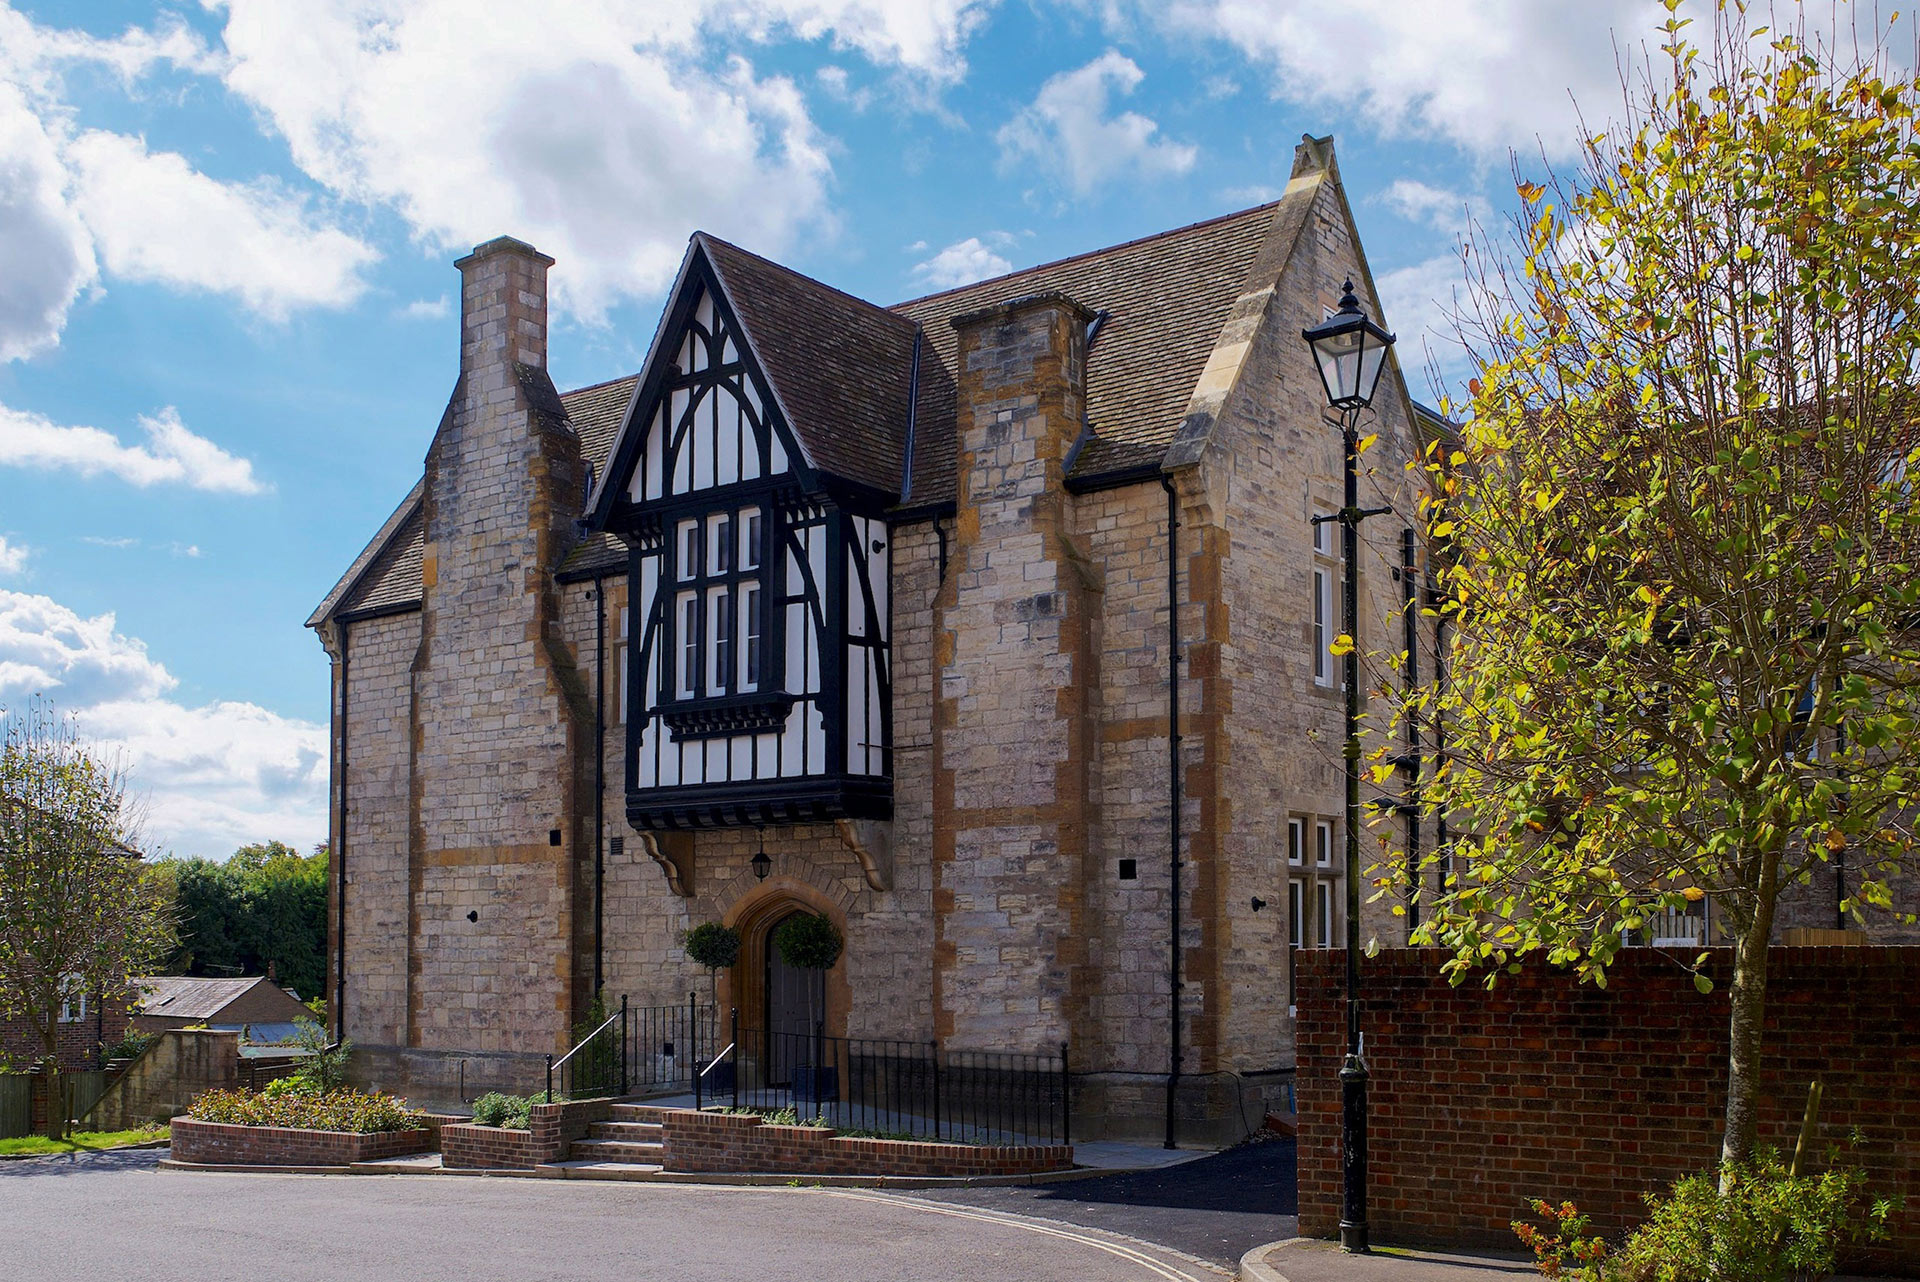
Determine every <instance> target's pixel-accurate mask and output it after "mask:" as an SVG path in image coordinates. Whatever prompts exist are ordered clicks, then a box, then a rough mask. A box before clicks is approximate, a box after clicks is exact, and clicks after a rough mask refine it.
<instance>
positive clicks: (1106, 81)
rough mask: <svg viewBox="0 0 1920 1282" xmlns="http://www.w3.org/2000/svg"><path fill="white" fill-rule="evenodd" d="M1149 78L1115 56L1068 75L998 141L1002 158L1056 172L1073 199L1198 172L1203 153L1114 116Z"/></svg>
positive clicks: (1154, 128)
mask: <svg viewBox="0 0 1920 1282" xmlns="http://www.w3.org/2000/svg"><path fill="white" fill-rule="evenodd" d="M1145 78H1146V73H1145V72H1143V71H1141V70H1140V68H1139V66H1138V65H1137V64H1135V63H1134V61H1133V60H1132V59H1131V58H1128V57H1126V56H1125V55H1124V54H1122V53H1120V52H1119V51H1117V50H1113V49H1109V50H1107V52H1105V53H1103V54H1101V55H1100V56H1099V57H1098V58H1095V59H1094V60H1093V61H1092V62H1090V63H1088V64H1087V65H1086V66H1084V67H1079V68H1077V69H1075V70H1073V71H1063V72H1061V73H1060V74H1059V75H1057V76H1054V77H1052V78H1051V79H1050V80H1048V81H1047V82H1046V83H1045V84H1044V85H1042V86H1040V92H1039V94H1038V95H1037V96H1036V97H1035V98H1034V100H1033V103H1032V105H1031V106H1028V107H1025V108H1023V109H1022V110H1021V111H1020V113H1019V114H1018V115H1016V116H1015V117H1014V118H1013V119H1012V120H1010V121H1008V122H1007V124H1006V125H1005V126H1003V127H1002V128H1001V130H1000V132H999V133H998V134H997V135H996V137H997V139H998V141H999V143H1000V154H1001V159H1002V161H1003V162H1004V163H1006V164H1008V165H1012V164H1013V163H1014V162H1016V161H1018V160H1020V159H1026V160H1030V161H1033V162H1035V163H1036V164H1038V165H1039V166H1041V167H1042V168H1043V169H1053V170H1057V171H1058V172H1059V173H1060V174H1061V175H1062V176H1063V177H1064V178H1065V180H1066V184H1067V185H1068V186H1069V187H1071V188H1072V189H1073V191H1074V193H1075V194H1077V195H1082V196H1084V195H1086V194H1087V193H1088V192H1090V191H1092V190H1093V189H1094V188H1095V187H1098V186H1100V185H1101V184H1102V183H1105V182H1108V181H1110V180H1113V179H1117V178H1121V177H1129V176H1131V177H1137V178H1161V177H1167V176H1170V175H1173V174H1183V173H1185V172H1187V171H1188V170H1189V169H1191V168H1193V162H1194V161H1195V159H1197V158H1198V156H1199V154H1200V153H1199V150H1198V149H1197V148H1195V147H1193V146H1190V145H1189V144H1186V143H1178V142H1170V141H1168V140H1166V139H1164V138H1156V137H1155V136H1154V135H1155V134H1157V133H1158V132H1159V130H1160V126H1159V125H1158V124H1156V123H1155V122H1154V121H1152V120H1150V119H1148V118H1147V117H1146V116H1143V115H1141V114H1139V113H1138V112H1134V111H1123V112H1121V113H1120V114H1119V115H1115V116H1110V115H1108V114H1107V113H1108V110H1109V107H1110V102H1111V99H1112V98H1113V97H1114V96H1115V95H1116V94H1118V95H1119V96H1121V97H1125V96H1126V95H1128V94H1131V93H1132V92H1133V91H1134V90H1135V89H1136V88H1138V87H1139V85H1140V82H1141V81H1142V80H1144V79H1145Z"/></svg>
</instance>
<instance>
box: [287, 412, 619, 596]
mask: <svg viewBox="0 0 1920 1282" xmlns="http://www.w3.org/2000/svg"><path fill="white" fill-rule="evenodd" d="M639 382H640V380H639V377H638V376H637V375H631V374H630V375H627V376H626V377H624V378H615V379H609V380H608V381H606V382H604V383H594V384H593V385H591V386H589V387H582V388H579V389H577V390H575V391H571V392H564V393H562V394H561V396H560V404H561V406H562V407H563V408H564V409H565V410H566V414H567V420H568V421H569V422H570V423H572V424H573V430H574V433H575V434H576V435H577V436H578V437H579V438H580V453H581V454H582V456H583V457H584V458H585V459H586V461H587V463H588V465H589V466H591V467H592V468H593V470H594V475H596V476H598V475H599V473H600V471H601V469H602V468H603V467H604V466H605V465H606V459H607V451H608V450H609V449H610V448H611V447H612V445H613V438H614V435H615V434H616V433H617V432H618V431H619V430H620V423H621V420H622V419H624V418H625V417H626V413H627V405H628V403H629V402H630V401H632V400H633V390H634V388H635V387H636V386H638V384H639ZM422 488H423V483H422V482H419V481H416V482H414V486H413V488H412V489H411V490H409V491H407V497H406V498H404V499H402V500H400V506H399V507H397V508H395V509H394V510H393V515H392V516H389V517H388V518H387V519H386V522H385V523H384V524H383V525H382V526H381V527H380V532H379V533H378V534H376V535H374V536H373V541H372V542H371V543H369V544H367V546H366V548H365V550H364V551H362V552H361V553H360V555H359V556H357V557H355V558H354V562H353V564H352V565H351V566H349V567H348V568H347V572H346V573H345V574H343V575H341V576H340V581H339V582H338V583H336V584H334V586H333V590H332V591H331V592H329V593H327V596H326V599H325V600H323V601H322V602H321V603H320V605H319V606H318V607H317V608H316V609H315V610H314V612H313V614H312V616H311V617H309V618H308V619H307V626H308V627H310V628H311V627H317V626H319V625H320V624H321V623H322V622H324V621H326V620H327V619H329V618H334V617H337V616H342V615H344V616H346V617H347V618H353V617H355V616H360V615H368V614H380V613H385V612H387V611H390V610H401V609H405V608H407V607H409V606H415V605H418V604H419V603H420V561H421V555H422V552H423V550H424V545H425V538H426V535H425V530H424V525H423V523H422V519H421V515H420V496H421V491H422ZM625 559H626V553H625V551H624V550H623V549H622V548H621V546H620V542H619V540H618V539H615V538H614V537H613V536H612V535H609V534H596V535H594V536H592V537H591V538H589V539H587V540H586V542H584V543H582V544H581V545H580V546H579V547H577V548H575V549H574V551H573V555H572V556H571V557H569V558H568V562H567V567H568V568H569V569H573V568H576V566H575V563H576V562H578V563H579V564H581V565H585V566H587V567H588V568H594V567H595V566H596V565H598V564H600V563H605V564H608V565H617V564H620V563H622V562H624V561H625Z"/></svg>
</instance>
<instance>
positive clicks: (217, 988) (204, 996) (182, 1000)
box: [133, 975, 268, 1019]
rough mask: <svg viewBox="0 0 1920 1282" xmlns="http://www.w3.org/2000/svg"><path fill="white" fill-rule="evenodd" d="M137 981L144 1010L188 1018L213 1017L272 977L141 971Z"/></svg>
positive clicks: (141, 1005)
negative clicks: (213, 976)
mask: <svg viewBox="0 0 1920 1282" xmlns="http://www.w3.org/2000/svg"><path fill="white" fill-rule="evenodd" d="M133 982H134V984H135V985H136V986H137V987H138V989H139V992H140V1014H142V1015H166V1016H170V1017H176V1016H183V1017H185V1018H187V1019H211V1018H212V1017H213V1016H215V1015H218V1014H219V1013H220V1012H221V1011H223V1010H225V1009H226V1008H227V1007H228V1006H230V1005H232V1003H233V1001H234V999H235V998H237V997H240V996H241V995H242V994H244V993H245V992H246V991H247V990H248V989H250V988H252V987H253V986H254V985H255V984H264V983H267V982H268V981H267V980H265V979H263V978H262V977H260V976H258V975H256V976H254V977H253V978H252V979H193V978H188V977H186V976H183V975H140V976H137V977H135V979H134V981H133Z"/></svg>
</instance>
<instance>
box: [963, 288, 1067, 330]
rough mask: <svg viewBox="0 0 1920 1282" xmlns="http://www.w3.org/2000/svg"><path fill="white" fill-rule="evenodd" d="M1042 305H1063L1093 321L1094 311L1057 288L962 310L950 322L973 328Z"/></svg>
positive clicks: (1005, 318)
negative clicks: (969, 309)
mask: <svg viewBox="0 0 1920 1282" xmlns="http://www.w3.org/2000/svg"><path fill="white" fill-rule="evenodd" d="M1042 307H1061V308H1065V309H1066V310H1067V311H1070V312H1073V313H1075V314H1077V315H1078V316H1079V317H1080V319H1081V320H1082V321H1083V322H1091V321H1092V320H1093V317H1094V311H1093V309H1092V308H1091V307H1088V306H1087V305H1086V304H1085V303H1083V302H1081V301H1080V300H1079V299H1077V298H1075V297H1073V296H1072V295H1071V294H1063V293H1061V292H1060V291H1059V290H1057V289H1050V290H1046V291H1044V292H1042V293H1038V294H1023V295H1022V296H1021V297H1019V298H1009V299H1008V300H1007V301H1006V302H1004V303H995V304H994V305H993V306H991V307H982V308H980V309H979V310H978V311H971V312H962V313H961V314H960V315H958V316H955V317H954V318H953V319H952V320H951V321H949V322H948V323H949V324H950V325H952V326H953V327H954V328H955V329H971V328H972V327H973V326H975V325H981V324H985V323H987V322H990V321H999V322H1002V323H1005V322H1006V321H1009V320H1012V319H1013V318H1014V317H1015V316H1016V315H1018V314H1019V313H1021V312H1026V311H1034V310H1036V309H1038V308H1042Z"/></svg>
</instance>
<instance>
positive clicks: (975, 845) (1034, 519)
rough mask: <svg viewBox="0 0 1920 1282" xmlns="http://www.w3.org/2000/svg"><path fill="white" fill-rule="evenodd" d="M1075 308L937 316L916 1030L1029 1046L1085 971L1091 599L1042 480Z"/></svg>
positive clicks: (1061, 495) (1055, 488)
mask: <svg viewBox="0 0 1920 1282" xmlns="http://www.w3.org/2000/svg"><path fill="white" fill-rule="evenodd" d="M1092 320H1093V313H1092V312H1091V311H1089V310H1088V309H1087V308H1086V307H1084V306H1082V305H1081V304H1080V303H1078V302H1077V301H1075V300H1074V299H1071V298H1068V297H1066V296H1065V295H1062V294H1040V295H1035V296H1032V297H1028V298H1020V299H1014V300H1012V301H1010V302H1007V303H1003V304H1001V305H999V306H997V307H993V308H989V309H987V310H985V311H981V312H975V313H972V314H970V315H966V316H960V317H956V318H955V319H954V321H953V326H954V328H955V329H956V330H958V331H959V336H960V349H959V358H958V362H957V366H956V369H955V380H956V398H957V403H956V407H955V409H956V422H955V432H956V438H955V446H956V455H957V458H956V485H957V494H956V499H957V503H956V508H957V510H956V513H955V516H954V548H953V564H952V566H951V568H950V569H949V571H948V574H947V579H946V585H945V587H944V588H943V589H942V592H941V595H940V598H939V601H938V603H937V604H936V623H935V628H936V633H935V636H936V641H935V646H936V654H937V656H938V658H937V661H938V663H939V665H940V678H939V683H938V685H937V687H936V689H937V690H938V691H939V698H938V699H937V701H936V703H935V707H934V726H935V729H934V811H935V817H934V833H935V838H934V841H935V845H934V905H935V914H936V919H937V923H938V924H937V926H936V930H937V934H936V942H935V963H934V964H935V972H936V983H937V985H938V987H937V992H938V994H939V997H938V1005H937V1008H936V1014H935V1019H936V1031H937V1032H938V1033H939V1035H940V1036H942V1037H947V1038H954V1039H957V1041H958V1043H959V1044H961V1045H971V1046H1002V1047H1006V1048H1008V1049H1014V1048H1020V1049H1025V1050H1035V1051H1037V1050H1046V1049H1051V1048H1052V1047H1055V1046H1057V1045H1058V1044H1059V1043H1060V1042H1062V1041H1065V1040H1069V1039H1071V1038H1072V1037H1073V1036H1074V1033H1075V1030H1074V1027H1073V1025H1074V1022H1075V1019H1076V1017H1077V1016H1078V1014H1079V1013H1080V1008H1081V1007H1083V1006H1084V1005H1085V1003H1082V1002H1077V1001H1076V1000H1075V999H1074V992H1075V989H1076V987H1077V986H1078V984H1079V980H1078V978H1077V974H1078V972H1079V971H1080V970H1081V969H1082V968H1083V967H1084V966H1085V965H1086V962H1087V958H1086V953H1087V931H1086V930H1085V928H1084V925H1085V923H1084V922H1083V920H1082V918H1083V914H1084V907H1085V890H1086V884H1087V882H1086V871H1085V867H1084V865H1085V862H1086V860H1087V859H1088V857H1089V856H1088V819H1089V812H1088V804H1089V789H1090V774H1089V769H1090V767H1089V762H1090V757H1091V751H1092V746H1091V744H1090V743H1089V742H1088V733H1089V731H1088V726H1089V725H1090V724H1091V722H1090V719H1089V718H1088V717H1087V716H1086V712H1087V709H1088V701H1089V700H1090V699H1091V698H1092V697H1093V695H1092V691H1093V690H1094V688H1095V687H1096V686H1097V683H1098V676H1097V674H1096V673H1095V672H1094V671H1093V662H1094V661H1093V647H1092V627H1093V621H1094V618H1095V617H1096V614H1097V609H1096V607H1097V600H1096V599H1095V598H1094V594H1095V592H1096V591H1097V585H1096V583H1095V580H1094V579H1093V576H1092V574H1091V572H1090V567H1089V566H1088V565H1087V564H1086V563H1085V561H1084V559H1082V558H1080V557H1079V555H1078V554H1077V553H1076V552H1075V551H1074V550H1073V542H1072V539H1071V531H1070V529H1069V517H1070V516H1071V513H1070V510H1069V507H1068V502H1067V495H1066V491H1065V489H1064V486H1063V484H1062V482H1063V480H1064V479H1065V473H1066V468H1067V460H1068V456H1069V454H1070V453H1071V451H1072V449H1073V444H1074V441H1075V440H1076V439H1078V437H1079V435H1080V431H1081V425H1082V422H1083V417H1084V406H1085V403H1086V356H1087V340H1086V336H1087V326H1088V324H1089V323H1090V322H1091V321H1092Z"/></svg>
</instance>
